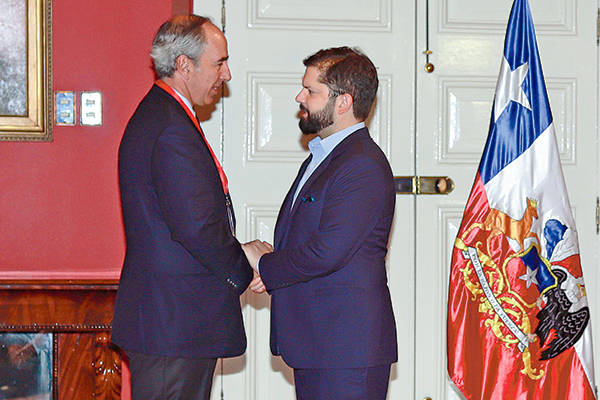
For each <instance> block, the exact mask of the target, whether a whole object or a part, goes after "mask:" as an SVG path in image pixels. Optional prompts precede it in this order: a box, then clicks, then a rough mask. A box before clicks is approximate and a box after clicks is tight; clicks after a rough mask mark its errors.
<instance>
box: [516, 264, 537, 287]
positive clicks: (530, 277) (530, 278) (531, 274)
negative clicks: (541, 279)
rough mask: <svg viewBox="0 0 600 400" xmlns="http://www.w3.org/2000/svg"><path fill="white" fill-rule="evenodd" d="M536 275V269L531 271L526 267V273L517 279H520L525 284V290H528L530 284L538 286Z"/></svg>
mask: <svg viewBox="0 0 600 400" xmlns="http://www.w3.org/2000/svg"><path fill="white" fill-rule="evenodd" d="M536 275H537V268H536V269H534V270H533V271H532V270H531V268H529V267H527V273H526V274H525V275H521V276H520V277H519V279H522V280H524V281H525V282H527V289H529V286H531V284H532V283H534V284H536V285H538V281H537V279H536V277H535V276H536Z"/></svg>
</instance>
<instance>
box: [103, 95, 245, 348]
mask: <svg viewBox="0 0 600 400" xmlns="http://www.w3.org/2000/svg"><path fill="white" fill-rule="evenodd" d="M119 181H120V188H121V204H122V209H123V222H124V225H125V235H126V240H127V250H126V254H125V261H124V265H123V271H122V273H121V281H120V284H119V291H118V295H117V300H116V304H115V314H114V320H113V333H112V340H113V342H114V343H116V344H117V345H119V346H120V347H122V348H124V349H125V350H132V351H137V352H141V353H145V354H155V355H164V356H171V357H191V358H217V357H231V356H237V355H240V354H242V353H243V352H244V351H245V349H246V336H245V333H244V327H243V322H242V314H241V309H240V301H239V295H241V294H242V293H243V292H244V290H245V289H246V287H247V286H248V284H249V283H250V281H251V279H252V269H251V268H250V265H249V264H248V261H247V259H246V257H245V255H244V253H243V251H242V249H241V246H240V244H239V242H238V241H237V240H236V239H235V238H234V236H233V235H232V232H231V228H230V224H229V217H228V214H227V206H226V198H225V195H224V193H223V188H222V185H221V181H220V178H219V174H218V171H217V168H216V166H215V163H214V161H213V158H212V156H211V154H210V151H209V149H208V147H207V145H206V143H205V142H204V140H203V139H202V137H201V136H200V132H198V129H197V128H196V126H195V125H194V123H193V122H192V121H191V119H190V117H189V116H188V114H187V113H186V112H185V110H184V109H183V107H182V105H180V104H179V103H178V102H177V101H176V100H175V99H174V98H173V97H172V96H171V95H170V94H168V93H167V92H165V91H164V90H163V89H161V88H159V87H158V86H156V85H154V86H153V87H152V89H151V90H150V92H149V93H148V94H147V95H146V97H145V98H144V99H143V100H142V102H141V103H140V105H139V106H138V108H137V110H136V111H135V113H134V115H133V116H132V118H131V120H130V121H129V123H128V125H127V128H126V130H125V134H124V135H123V139H122V141H121V145H120V148H119Z"/></svg>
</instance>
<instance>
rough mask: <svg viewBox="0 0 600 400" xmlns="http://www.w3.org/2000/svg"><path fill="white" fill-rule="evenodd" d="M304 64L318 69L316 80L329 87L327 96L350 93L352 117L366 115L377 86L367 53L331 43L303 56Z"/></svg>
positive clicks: (363, 117) (360, 117) (365, 116)
mask: <svg viewBox="0 0 600 400" xmlns="http://www.w3.org/2000/svg"><path fill="white" fill-rule="evenodd" d="M304 65H305V66H307V67H315V68H317V69H318V70H319V71H320V72H321V74H320V75H319V82H321V83H323V84H325V85H326V86H327V87H328V88H329V96H330V97H332V98H333V97H337V96H339V95H341V94H344V93H348V94H349V95H351V96H352V100H353V102H354V117H355V118H356V119H358V120H359V121H364V120H366V119H367V118H368V117H369V114H370V113H371V107H372V106H373V102H374V101H375V96H376V95H377V88H378V86H379V79H378V78H377V69H376V68H375V65H374V64H373V62H372V61H371V60H370V59H369V57H367V56H366V55H365V54H364V53H362V52H361V51H360V50H358V49H356V48H350V47H333V48H330V49H324V50H319V51H318V52H316V53H315V54H313V55H311V56H309V57H307V58H305V59H304Z"/></svg>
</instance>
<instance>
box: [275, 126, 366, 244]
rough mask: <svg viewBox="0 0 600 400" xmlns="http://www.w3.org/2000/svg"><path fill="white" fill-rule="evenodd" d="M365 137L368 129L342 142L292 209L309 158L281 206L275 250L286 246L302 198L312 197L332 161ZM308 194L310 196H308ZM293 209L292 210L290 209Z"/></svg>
mask: <svg viewBox="0 0 600 400" xmlns="http://www.w3.org/2000/svg"><path fill="white" fill-rule="evenodd" d="M364 135H367V136H368V135H369V132H368V130H367V129H366V128H362V129H359V130H358V131H356V132H354V133H352V134H350V135H349V136H348V137H347V138H345V139H344V140H342V142H341V143H340V144H338V145H337V146H336V147H335V149H333V151H332V152H331V153H330V154H329V155H328V156H327V157H325V159H324V160H323V162H321V164H320V165H319V166H318V167H317V169H316V170H315V171H314V172H313V173H312V175H311V176H310V177H309V178H308V180H307V181H306V182H305V183H304V186H303V187H302V189H301V190H300V192H299V193H298V197H297V198H296V202H295V203H294V206H293V207H292V200H293V198H294V193H295V192H296V188H297V187H298V184H299V183H300V180H301V179H302V176H303V175H304V171H306V168H308V164H309V163H310V161H311V160H312V155H311V156H309V157H308V158H307V159H306V160H305V161H304V163H303V164H302V166H301V167H300V171H299V172H298V176H296V180H295V181H294V183H293V185H292V187H291V188H290V190H289V192H288V194H287V196H286V197H285V200H284V202H283V205H282V206H281V210H280V211H279V216H278V218H277V225H276V226H275V250H279V249H281V248H282V247H284V246H285V242H286V241H287V235H288V232H289V229H290V221H291V219H292V216H293V215H294V213H295V212H296V211H297V210H298V207H300V203H302V198H303V197H307V196H308V195H310V188H311V186H312V184H313V183H314V182H315V180H317V179H318V178H319V176H321V174H323V172H325V171H326V170H327V167H328V166H329V164H331V161H332V160H334V159H335V158H336V157H337V156H339V155H340V154H342V153H343V152H344V151H345V150H346V148H348V147H349V146H351V144H352V143H354V142H355V141H357V140H360V139H361V138H362V137H363V136H364ZM307 193H308V195H307ZM290 207H291V209H290Z"/></svg>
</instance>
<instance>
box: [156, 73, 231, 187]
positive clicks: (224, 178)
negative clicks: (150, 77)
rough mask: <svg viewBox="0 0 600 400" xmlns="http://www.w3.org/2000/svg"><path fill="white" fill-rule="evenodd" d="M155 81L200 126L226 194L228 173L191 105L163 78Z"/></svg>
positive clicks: (199, 129) (197, 126) (201, 134)
mask: <svg viewBox="0 0 600 400" xmlns="http://www.w3.org/2000/svg"><path fill="white" fill-rule="evenodd" d="M155 83H156V84H157V85H158V86H159V87H160V88H161V89H163V90H164V91H165V92H167V93H169V94H170V95H171V96H173V98H174V99H175V100H177V102H178V103H179V104H181V106H182V107H183V109H184V110H185V112H186V113H187V115H188V116H189V117H190V119H191V120H192V122H193V123H194V125H196V128H198V131H199V132H200V136H202V139H204V143H206V147H208V150H209V151H210V154H211V155H212V158H213V160H214V161H215V165H216V166H217V170H218V171H219V177H220V178H221V184H222V185H223V192H225V194H227V193H229V183H228V181H227V175H225V171H224V170H223V167H222V166H221V163H220V162H219V159H218V158H217V156H215V153H214V152H213V149H212V147H210V144H209V143H208V141H207V140H206V138H205V137H204V132H202V128H200V123H199V122H198V119H197V118H196V116H195V115H194V114H193V113H192V111H191V110H190V109H189V107H188V106H187V105H186V104H185V103H184V101H183V100H182V99H181V97H179V95H178V94H177V93H176V92H175V90H173V88H172V87H171V86H169V85H167V84H166V83H165V82H164V81H163V80H161V79H159V80H157V81H156V82H155Z"/></svg>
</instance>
